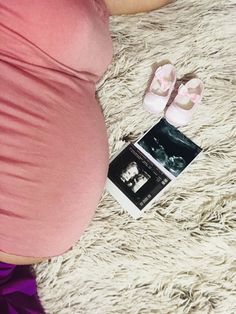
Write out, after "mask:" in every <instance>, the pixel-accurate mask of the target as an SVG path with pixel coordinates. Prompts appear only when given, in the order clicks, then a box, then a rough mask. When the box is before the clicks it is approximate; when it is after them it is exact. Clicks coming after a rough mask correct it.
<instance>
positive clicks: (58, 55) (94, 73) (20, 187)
mask: <svg viewBox="0 0 236 314" xmlns="http://www.w3.org/2000/svg"><path fill="white" fill-rule="evenodd" d="M111 58H112V42H111V37H110V33H109V28H108V12H107V10H106V7H105V4H104V3H103V1H102V0H86V1H85V0H47V1H38V0H7V1H6V0H0V250H2V251H4V252H6V253H9V254H15V255H21V256H35V257H46V256H55V255H58V254H61V253H63V252H65V251H66V250H68V249H69V248H70V247H71V246H72V245H73V244H74V243H75V242H76V241H77V240H78V239H79V238H80V236H81V235H82V233H83V232H84V230H85V229H86V227H87V226H88V224H89V222H90V221H91V218H92V217H93V215H94V211H95V209H96V206H97V204H98V202H99V200H100V197H101V194H102V192H103V189H104V184H105V180H106V176H107V168H108V143H107V133H106V126H105V123H104V117H103V114H102V111H101V107H100V105H99V104H98V103H97V101H96V99H95V83H96V82H97V81H98V80H99V78H100V77H101V76H102V75H103V73H104V72H105V70H106V68H107V66H108V64H109V63H110V62H111Z"/></svg>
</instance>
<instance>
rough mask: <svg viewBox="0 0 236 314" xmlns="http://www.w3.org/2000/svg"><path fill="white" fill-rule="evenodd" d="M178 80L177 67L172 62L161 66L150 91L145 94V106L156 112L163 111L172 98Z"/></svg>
mask: <svg viewBox="0 0 236 314" xmlns="http://www.w3.org/2000/svg"><path fill="white" fill-rule="evenodd" d="M175 82H176V69H175V67H174V66H173V65H172V64H165V65H163V66H161V67H159V68H158V69H157V70H156V72H155V75H154V78H153V80H152V83H151V85H150V87H149V90H148V92H147V93H146V95H145V96H144V100H143V106H144V108H145V109H146V110H147V111H149V112H151V113H154V114H158V113H160V112H162V111H163V110H164V108H165V106H166V104H167V102H168V100H169V98H170V95H171V93H172V91H173V89H174V86H175Z"/></svg>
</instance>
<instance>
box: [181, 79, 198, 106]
mask: <svg viewBox="0 0 236 314" xmlns="http://www.w3.org/2000/svg"><path fill="white" fill-rule="evenodd" d="M178 96H181V97H186V98H189V99H190V100H191V101H192V102H193V103H194V104H196V103H199V102H200V101H201V98H202V96H201V95H199V94H197V93H190V92H189V89H188V88H187V87H186V86H185V85H183V84H182V85H180V87H179V90H178Z"/></svg>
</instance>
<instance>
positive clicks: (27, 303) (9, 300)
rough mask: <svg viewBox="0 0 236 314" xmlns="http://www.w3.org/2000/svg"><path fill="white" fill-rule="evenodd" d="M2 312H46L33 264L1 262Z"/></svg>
mask: <svg viewBox="0 0 236 314" xmlns="http://www.w3.org/2000/svg"><path fill="white" fill-rule="evenodd" d="M0 313H1V314H45V311H44V309H43V307H42V305H41V303H40V300H39V297H38V294H37V283H36V279H35V276H34V274H33V271H32V270H31V266H28V265H12V264H7V263H2V262H0Z"/></svg>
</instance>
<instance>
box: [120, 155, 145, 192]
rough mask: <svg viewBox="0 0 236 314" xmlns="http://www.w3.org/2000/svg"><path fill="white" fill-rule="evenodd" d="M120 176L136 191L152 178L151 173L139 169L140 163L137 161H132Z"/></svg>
mask: <svg viewBox="0 0 236 314" xmlns="http://www.w3.org/2000/svg"><path fill="white" fill-rule="evenodd" d="M120 178H121V180H122V181H123V182H125V184H126V185H127V186H128V187H129V188H130V189H131V190H132V191H133V192H134V193H136V192H137V191H138V190H139V189H140V188H141V187H142V186H143V185H144V184H145V183H146V182H147V181H148V179H150V175H148V173H146V172H145V171H143V170H142V169H139V166H138V164H137V163H136V162H135V161H132V162H130V163H129V164H128V165H127V167H126V168H125V169H123V170H122V172H121V175H120Z"/></svg>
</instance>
